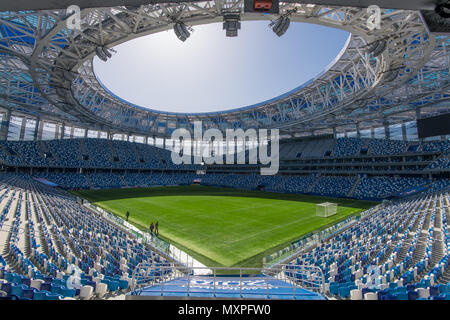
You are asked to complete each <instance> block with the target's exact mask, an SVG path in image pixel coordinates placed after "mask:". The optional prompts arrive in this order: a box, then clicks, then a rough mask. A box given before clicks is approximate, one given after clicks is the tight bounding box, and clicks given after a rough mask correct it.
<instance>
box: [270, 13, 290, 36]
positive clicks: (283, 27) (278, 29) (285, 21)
mask: <svg viewBox="0 0 450 320" xmlns="http://www.w3.org/2000/svg"><path fill="white" fill-rule="evenodd" d="M290 23H291V19H289V18H288V17H287V16H283V17H280V18H279V19H278V20H277V21H276V22H275V25H274V26H273V28H272V30H273V32H275V34H276V35H277V36H279V37H281V36H282V35H283V34H285V33H286V31H287V29H288V28H289V24H290Z"/></svg>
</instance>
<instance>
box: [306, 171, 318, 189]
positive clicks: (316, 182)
mask: <svg viewBox="0 0 450 320" xmlns="http://www.w3.org/2000/svg"><path fill="white" fill-rule="evenodd" d="M320 179H322V175H321V174H318V175H317V176H316V179H315V180H314V182H313V183H312V184H311V185H310V186H309V188H308V189H307V190H306V192H305V193H310V192H311V190H312V189H314V187H315V186H316V184H318V183H319V181H320Z"/></svg>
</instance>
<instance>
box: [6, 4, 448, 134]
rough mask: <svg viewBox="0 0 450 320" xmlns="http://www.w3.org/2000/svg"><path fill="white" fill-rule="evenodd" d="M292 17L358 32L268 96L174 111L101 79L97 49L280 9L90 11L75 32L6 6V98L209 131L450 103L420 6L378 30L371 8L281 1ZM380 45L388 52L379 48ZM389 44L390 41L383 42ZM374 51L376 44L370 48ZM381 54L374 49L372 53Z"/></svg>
mask: <svg viewBox="0 0 450 320" xmlns="http://www.w3.org/2000/svg"><path fill="white" fill-rule="evenodd" d="M294 8H296V9H297V12H295V13H292V14H291V15H290V16H289V17H290V19H291V20H292V21H294V22H308V23H315V24H320V25H325V26H331V27H335V28H340V29H343V30H346V31H348V32H350V33H351V36H350V37H349V39H348V43H347V45H346V47H345V49H344V50H343V51H342V52H341V54H340V55H339V57H338V59H336V60H335V61H334V63H333V64H331V65H330V66H329V68H328V69H327V70H325V71H324V72H322V73H321V74H320V75H319V76H317V77H316V78H315V79H312V80H311V81H309V82H308V83H306V84H305V85H302V86H300V87H298V88H296V89H295V90H292V91H290V92H287V93H286V94H284V95H282V96H279V97H275V98H273V99H270V100H268V101H265V102H264V103H260V104H256V105H253V106H248V107H244V108H240V109H236V110H231V111H225V112H214V113H208V114H179V113H177V114H175V113H167V112H160V111H157V110H148V109H146V108H141V107H139V106H136V105H132V104H130V103H128V102H126V101H124V100H121V99H120V98H118V97H117V96H115V95H113V94H112V93H111V92H109V91H107V90H106V89H105V88H104V86H102V85H101V83H99V81H98V79H97V78H96V77H95V75H94V72H93V68H92V59H93V57H94V56H95V55H96V54H97V50H98V48H102V47H104V48H112V47H114V46H116V45H118V44H120V43H123V42H125V41H128V40H131V39H134V38H137V37H140V36H144V35H148V34H152V33H156V32H160V31H164V30H169V29H172V28H173V26H174V21H175V22H176V21H178V22H182V23H184V24H186V25H189V26H194V25H198V24H206V23H213V22H222V21H223V16H224V14H226V13H231V12H233V13H238V14H239V15H240V17H241V20H269V19H274V18H276V17H277V16H271V15H266V14H259V13H244V12H243V1H241V0H227V1H221V2H212V1H204V2H195V3H181V4H174V3H168V4H158V5H152V4H150V5H144V6H141V7H136V8H126V7H113V8H86V9H82V10H81V18H82V24H81V27H82V29H81V31H80V32H78V31H75V30H72V29H68V27H67V19H68V17H69V14H67V12H66V11H65V10H51V11H18V12H0V35H1V38H0V65H1V71H0V105H2V106H3V107H5V108H10V109H12V110H18V111H20V112H23V113H28V114H32V115H39V116H41V117H47V118H50V119H55V120H57V119H59V120H60V121H65V122H68V123H78V124H81V125H84V126H86V127H89V128H98V129H108V130H112V131H116V132H120V131H121V132H127V133H136V134H145V135H158V136H170V134H171V132H172V131H173V130H174V129H176V128H178V127H184V128H187V129H188V130H192V126H193V122H194V121H198V120H202V121H203V125H204V127H205V128H218V129H220V130H225V129H227V128H242V129H244V130H245V129H247V128H279V129H280V130H281V131H282V133H285V134H289V135H292V136H302V135H310V134H311V133H312V132H314V133H315V134H327V133H332V132H333V130H336V131H337V132H339V131H340V130H341V128H348V127H349V126H354V127H355V126H358V128H359V129H364V128H371V127H374V126H382V125H383V124H384V123H386V122H388V123H398V122H405V121H410V120H414V119H415V118H416V117H417V113H418V112H422V116H423V115H426V114H429V113H434V112H439V110H448V109H449V108H450V107H449V106H448V99H449V89H448V80H449V78H448V70H449V69H448V68H449V66H448V61H449V57H448V45H449V40H448V38H447V36H445V35H441V36H435V35H431V34H429V32H428V30H427V28H426V27H425V25H424V24H423V22H422V19H421V16H420V14H419V13H418V12H415V11H407V10H406V11H405V10H394V9H387V10H383V12H382V21H381V28H380V29H374V30H370V28H369V27H368V24H367V20H368V15H369V13H368V12H367V9H366V8H356V7H332V6H321V5H310V4H293V3H280V13H281V14H285V13H287V12H288V10H292V9H294ZM374 44H375V47H377V45H378V49H379V51H380V52H377V53H376V54H375V51H377V50H375V49H374ZM380 47H382V48H381V49H380ZM369 48H371V49H369ZM369 51H372V52H369Z"/></svg>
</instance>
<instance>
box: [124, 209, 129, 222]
mask: <svg viewBox="0 0 450 320" xmlns="http://www.w3.org/2000/svg"><path fill="white" fill-rule="evenodd" d="M125 215H126V216H127V221H128V217H129V216H130V213H129V212H128V211H127V213H126V214H125Z"/></svg>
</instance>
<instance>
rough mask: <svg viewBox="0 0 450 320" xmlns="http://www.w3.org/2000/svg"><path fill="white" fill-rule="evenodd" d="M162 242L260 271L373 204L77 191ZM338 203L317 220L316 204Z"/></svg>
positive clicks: (240, 194)
mask: <svg viewBox="0 0 450 320" xmlns="http://www.w3.org/2000/svg"><path fill="white" fill-rule="evenodd" d="M74 193H76V194H77V195H79V196H81V197H84V198H86V199H88V200H90V201H91V202H92V203H94V204H96V205H98V206H100V207H102V208H104V209H106V210H108V211H111V212H112V213H114V214H116V215H118V216H121V217H125V212H126V211H127V210H128V211H130V219H129V221H130V223H132V224H134V225H136V226H137V227H138V228H140V229H146V230H148V226H149V225H150V222H151V221H155V220H158V221H159V226H160V234H161V237H162V238H163V239H165V240H167V241H169V242H171V243H173V244H174V245H176V246H178V247H179V248H180V249H182V250H184V251H186V252H187V253H189V254H191V255H192V256H193V257H194V258H196V259H197V260H199V261H200V262H202V263H204V264H205V265H208V266H236V265H240V266H246V267H260V266H261V265H262V257H263V256H267V255H269V254H271V253H273V252H275V251H276V250H278V249H280V248H282V247H284V246H286V245H288V244H289V243H291V242H292V241H294V240H296V239H298V238H300V237H301V236H302V235H304V234H306V233H309V232H311V231H314V230H317V229H319V228H323V227H324V226H326V225H330V224H333V223H336V222H337V221H339V220H343V219H345V218H346V217H348V216H350V215H354V214H357V213H359V212H360V211H362V210H364V209H367V208H369V207H371V206H373V205H374V203H373V202H366V201H355V200H353V199H351V200H349V199H333V198H325V197H316V196H308V195H298V194H281V193H270V192H260V191H242V190H237V189H229V188H216V187H204V186H184V187H155V188H140V189H110V190H90V191H78V192H74ZM327 201H331V202H337V203H338V205H339V207H338V212H337V214H336V215H335V216H332V217H329V218H321V217H316V204H317V203H322V202H327Z"/></svg>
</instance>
